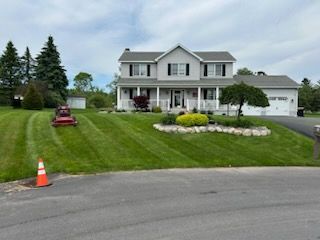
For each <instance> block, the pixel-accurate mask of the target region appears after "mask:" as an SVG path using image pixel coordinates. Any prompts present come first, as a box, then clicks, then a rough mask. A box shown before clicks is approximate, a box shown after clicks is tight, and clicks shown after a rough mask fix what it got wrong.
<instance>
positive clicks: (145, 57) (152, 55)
mask: <svg viewBox="0 0 320 240" xmlns="http://www.w3.org/2000/svg"><path fill="white" fill-rule="evenodd" d="M163 53H164V52H135V51H124V52H123V53H122V55H121V56H120V58H119V62H122V61H126V62H130V61H154V60H155V59H156V58H157V57H159V56H160V55H162V54H163ZM193 53H194V54H196V55H198V56H199V57H200V58H202V59H203V60H204V61H236V59H235V58H234V57H233V56H232V55H231V54H230V53H229V52H212V51H208V52H198V51H195V52H193Z"/></svg>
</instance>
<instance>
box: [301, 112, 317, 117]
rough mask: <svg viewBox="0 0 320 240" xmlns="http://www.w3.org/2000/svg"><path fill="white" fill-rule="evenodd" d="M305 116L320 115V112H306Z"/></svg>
mask: <svg viewBox="0 0 320 240" xmlns="http://www.w3.org/2000/svg"><path fill="white" fill-rule="evenodd" d="M304 116H305V117H320V113H319V112H318V113H306V114H305V115H304Z"/></svg>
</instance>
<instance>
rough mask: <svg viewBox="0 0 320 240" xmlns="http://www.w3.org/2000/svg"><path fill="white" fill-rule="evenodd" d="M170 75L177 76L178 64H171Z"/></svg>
mask: <svg viewBox="0 0 320 240" xmlns="http://www.w3.org/2000/svg"><path fill="white" fill-rule="evenodd" d="M171 75H178V64H177V63H173V64H171Z"/></svg>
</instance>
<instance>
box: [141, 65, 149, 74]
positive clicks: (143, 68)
mask: <svg viewBox="0 0 320 240" xmlns="http://www.w3.org/2000/svg"><path fill="white" fill-rule="evenodd" d="M146 75H147V65H146V64H140V76H146Z"/></svg>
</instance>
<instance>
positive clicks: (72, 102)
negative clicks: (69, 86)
mask: <svg viewBox="0 0 320 240" xmlns="http://www.w3.org/2000/svg"><path fill="white" fill-rule="evenodd" d="M67 104H68V105H69V107H70V108H73V109H85V108H86V97H83V96H74V95H73V96H68V97H67Z"/></svg>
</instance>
